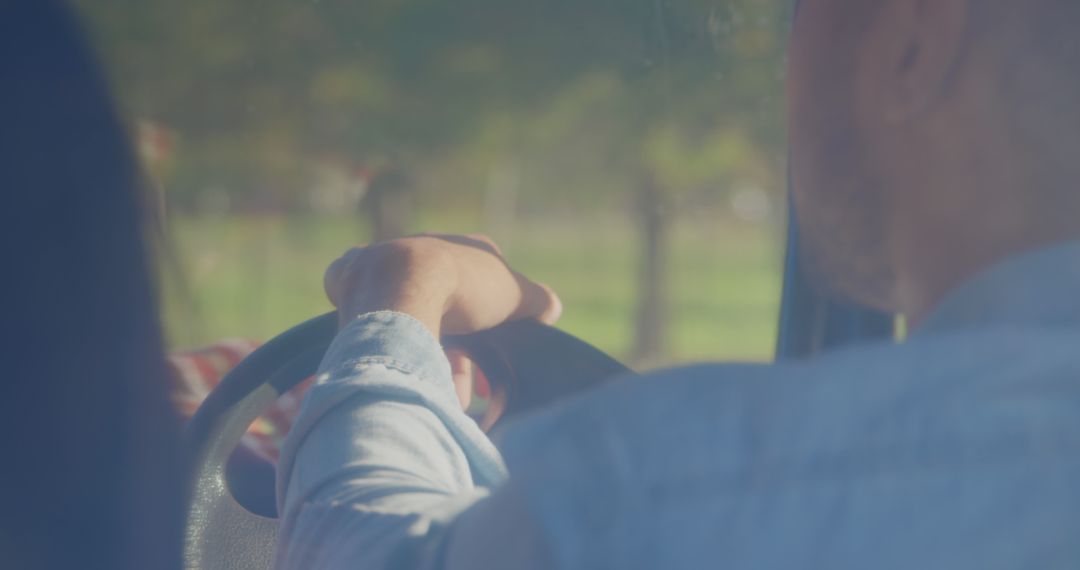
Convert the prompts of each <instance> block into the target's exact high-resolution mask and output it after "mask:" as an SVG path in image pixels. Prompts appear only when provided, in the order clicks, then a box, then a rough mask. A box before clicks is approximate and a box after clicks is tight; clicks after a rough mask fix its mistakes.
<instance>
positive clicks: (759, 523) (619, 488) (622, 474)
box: [278, 244, 1080, 569]
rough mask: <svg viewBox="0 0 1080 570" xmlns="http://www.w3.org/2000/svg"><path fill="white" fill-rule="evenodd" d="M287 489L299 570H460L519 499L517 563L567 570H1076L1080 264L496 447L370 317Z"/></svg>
mask: <svg viewBox="0 0 1080 570" xmlns="http://www.w3.org/2000/svg"><path fill="white" fill-rule="evenodd" d="M504 462H505V465H506V466H508V467H509V471H507V468H506V467H504ZM508 472H509V476H508V475H507V473H508ZM280 475H281V476H280V477H279V480H280V481H279V483H280V487H279V498H280V502H281V503H282V505H281V506H282V512H283V513H284V523H283V526H282V531H281V534H280V538H279V545H278V565H279V567H280V568H290V569H291V568H296V569H301V568H303V569H316V568H365V569H366V568H408V567H416V568H437V567H441V565H442V563H443V562H444V560H442V558H443V557H444V556H445V553H446V552H447V550H448V549H451V548H452V544H453V542H454V540H455V538H456V536H457V535H456V534H455V529H456V527H457V526H460V525H461V523H462V520H468V523H469V525H471V526H472V527H473V529H474V530H475V528H476V527H479V529H480V530H481V532H483V531H484V530H485V529H484V525H485V524H491V525H497V524H499V521H498V520H496V519H495V518H492V520H491V521H487V520H485V517H486V515H484V514H483V513H481V515H479V516H474V517H467V516H464V513H466V512H468V511H469V510H470V509H471V511H472V512H477V511H478V510H479V509H480V508H481V505H482V504H484V503H491V502H498V501H508V500H510V499H512V502H513V503H514V504H518V505H523V506H522V508H521V509H520V512H519V513H518V514H519V515H520V516H521V517H526V518H527V519H528V521H529V524H528V525H527V526H528V528H529V529H530V532H533V533H535V534H536V535H537V536H536V537H535V540H534V541H532V543H531V544H533V545H534V546H535V548H536V551H535V552H527V551H522V552H520V553H519V555H520V556H521V557H522V558H521V559H520V560H518V562H521V561H522V560H527V559H529V557H538V556H540V557H542V559H543V560H544V563H543V565H545V566H551V567H555V568H581V569H586V568H588V569H592V568H619V569H624V568H643V569H644V568H664V569H667V568H875V569H882V568H885V569H888V568H942V569H945V568H979V569H993V568H1076V567H1080V244H1069V245H1063V246H1059V247H1056V248H1052V249H1047V250H1043V251H1039V252H1034V253H1030V254H1027V255H1023V256H1018V257H1016V258H1014V259H1012V260H1009V261H1007V262H1005V263H1003V264H1001V265H999V266H997V267H995V268H993V269H991V270H989V271H987V272H985V273H983V274H982V275H980V276H978V277H976V278H975V279H972V280H971V281H970V282H969V283H968V284H966V285H964V286H962V287H961V288H959V289H958V290H957V291H955V292H954V293H953V294H952V295H951V296H950V297H949V298H948V299H946V300H945V301H944V302H943V303H942V304H941V306H940V307H939V308H938V309H937V311H936V312H935V313H934V314H933V315H931V316H930V317H929V318H928V319H927V320H926V322H925V323H924V324H923V326H922V327H920V328H919V330H918V331H917V332H916V333H915V334H913V335H912V336H911V338H909V339H908V340H907V342H905V343H903V344H901V345H894V344H886V343H881V344H867V345H862V346H856V347H851V348H848V349H844V350H841V351H837V352H834V353H831V354H828V355H826V356H823V357H820V358H817V359H814V360H812V361H808V362H804V363H793V364H776V365H728V364H709V365H700V366H693V367H688V368H679V369H673V370H668V371H663V372H658V373H654V374H651V375H647V376H644V377H641V378H637V379H625V380H622V381H618V382H614V383H612V384H611V385H609V386H607V387H605V388H602V389H600V390H598V391H594V392H592V393H590V394H587V395H585V396H584V397H580V398H576V399H574V400H572V401H570V402H567V403H565V404H563V405H561V406H558V407H556V408H555V409H551V410H548V411H547V412H545V413H541V414H538V415H535V416H534V417H531V418H529V419H527V420H524V421H522V422H519V423H517V424H516V425H513V426H511V427H510V428H509V429H508V430H507V431H506V432H505V433H504V435H503V437H501V438H500V445H499V450H498V451H497V450H496V448H495V446H494V445H493V444H492V443H491V441H490V440H489V439H488V438H487V437H486V436H485V434H483V433H482V432H481V431H480V430H479V429H477V427H476V425H475V424H474V423H472V422H471V420H469V419H468V418H467V417H466V416H465V415H464V414H463V413H462V412H461V410H460V408H459V406H458V404H457V400H456V397H455V395H454V390H453V387H452V385H451V381H450V370H449V366H448V364H447V362H446V359H445V357H444V356H443V354H442V351H441V349H440V347H439V345H438V343H437V342H436V341H435V339H433V338H432V337H431V336H430V335H429V334H428V333H427V332H426V330H425V329H424V328H423V327H422V326H421V325H420V324H419V323H418V322H416V321H414V320H412V319H411V318H409V317H407V316H404V315H399V314H394V313H373V314H367V315H361V316H360V317H359V318H357V319H356V320H355V321H353V322H352V323H350V324H349V325H348V326H347V327H345V329H343V330H342V332H341V334H340V335H339V336H338V338H337V340H336V341H335V342H334V345H333V347H332V348H331V350H330V352H329V353H328V354H327V356H326V359H325V360H324V362H323V366H322V373H321V375H320V378H319V380H318V384H317V386H316V387H315V388H313V389H312V390H311V392H310V393H309V395H308V397H307V400H306V402H305V404H304V408H303V411H302V413H301V416H300V418H299V420H298V421H297V423H296V427H295V428H294V430H293V432H292V433H291V434H290V436H289V441H288V443H287V446H286V449H285V452H284V454H283V457H282V462H281V471H280ZM485 497H486V498H485ZM455 521H457V523H455ZM488 530H490V531H491V534H492V535H493V536H495V535H497V529H495V528H491V529H488ZM481 562H482V561H481V560H479V559H478V560H477V562H476V564H475V565H474V567H480V566H481ZM486 562H489V563H490V562H491V561H490V560H488V561H486ZM501 562H502V564H501V565H500V564H499V561H496V562H495V564H494V567H523V566H525V565H524V564H522V563H514V562H513V561H512V560H509V559H504V560H502V561H501Z"/></svg>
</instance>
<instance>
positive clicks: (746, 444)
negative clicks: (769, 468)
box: [504, 329, 1080, 465]
mask: <svg viewBox="0 0 1080 570" xmlns="http://www.w3.org/2000/svg"><path fill="white" fill-rule="evenodd" d="M1078 346H1080V333H1077V332H1073V331H1064V330H1019V329H1000V330H982V331H972V332H962V333H955V334H937V335H926V336H923V337H916V338H913V339H911V340H910V341H909V342H907V343H904V344H892V343H870V344H866V345H862V346H855V347H851V348H848V349H844V350H841V351H837V352H835V353H831V354H829V355H827V356H823V357H820V358H816V359H813V360H808V361H801V362H791V363H776V364H730V363H710V364H697V365H692V366H684V367H678V368H671V369H666V370H660V371H656V372H652V373H649V374H645V375H643V376H641V377H636V378H626V379H621V380H617V381H614V382H612V383H611V384H609V385H607V386H605V387H603V388H601V389H599V390H595V391H593V392H591V393H588V394H586V395H584V396H583V397H580V398H577V399H575V400H573V401H571V402H567V403H565V404H563V405H561V406H559V407H558V408H555V409H553V410H551V411H549V412H548V413H545V414H540V415H538V416H536V417H534V418H531V419H529V420H527V421H525V422H522V423H521V424H520V425H518V426H514V427H512V428H511V429H510V430H509V432H508V434H507V435H506V437H505V439H504V441H505V442H506V444H507V445H506V447H507V456H508V458H509V459H510V460H511V461H513V460H514V458H515V457H516V456H517V455H518V451H519V449H521V448H526V449H528V450H530V451H526V452H525V453H526V454H531V453H532V451H531V450H533V449H535V448H536V447H538V446H548V447H552V448H553V449H554V450H556V451H557V452H559V453H574V454H575V455H581V456H584V457H589V458H597V459H596V461H605V460H606V459H603V460H602V459H599V458H607V457H610V455H611V454H612V453H622V454H623V457H625V458H635V459H634V461H638V460H641V461H654V460H656V457H652V458H647V457H644V455H649V454H653V455H654V456H655V455H659V456H664V454H665V453H667V452H669V451H670V452H673V453H698V452H700V450H702V449H705V448H709V449H710V450H712V451H714V452H715V455H714V458H715V457H717V456H721V455H722V456H727V457H731V458H738V459H737V460H733V461H737V462H738V463H740V464H743V465H745V464H746V463H747V462H748V461H755V460H760V459H763V458H767V457H774V458H775V457H784V458H785V459H784V460H785V461H800V460H803V459H808V458H810V457H815V456H816V457H820V456H821V455H822V454H827V453H836V454H838V455H845V454H850V453H861V451H858V450H864V449H869V448H884V447H905V448H907V447H910V448H912V449H914V448H926V447H927V446H928V444H929V443H931V442H937V441H945V440H955V441H957V444H958V445H961V444H962V443H961V440H963V441H965V442H967V443H970V442H971V440H973V439H979V438H984V439H994V438H996V437H998V436H999V434H1000V433H1001V432H1002V431H1003V430H1008V429H1013V430H1015V429H1017V424H1016V423H1015V421H1016V420H1017V419H1018V418H1023V419H1024V422H1022V423H1024V424H1025V425H1026V426H1027V427H1028V428H1031V429H1038V428H1039V427H1040V426H1046V424H1048V423H1052V422H1055V421H1059V420H1061V419H1062V418H1063V417H1064V416H1060V417H1059V415H1058V414H1054V413H1045V414H1044V413H1041V412H1039V411H1038V410H1040V409H1041V408H1053V409H1054V410H1062V409H1063V408H1069V409H1071V407H1075V408H1076V410H1075V411H1076V412H1077V415H1076V417H1077V418H1080V382H1076V381H1075V380H1074V379H1075V378H1077V377H1080V350H1077V347H1078ZM1077 427H1080V426H1077ZM1047 429H1051V428H1049V427H1047ZM519 443H522V444H523V445H519ZM963 444H966V443H963ZM935 445H936V444H935ZM930 447H932V445H930ZM620 450H621V451H620Z"/></svg>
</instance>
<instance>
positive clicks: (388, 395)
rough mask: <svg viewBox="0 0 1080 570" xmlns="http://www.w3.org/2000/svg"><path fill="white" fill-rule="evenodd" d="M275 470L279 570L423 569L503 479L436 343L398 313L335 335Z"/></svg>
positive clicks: (362, 319)
mask: <svg viewBox="0 0 1080 570" xmlns="http://www.w3.org/2000/svg"><path fill="white" fill-rule="evenodd" d="M278 469H279V470H278V507H279V512H281V513H282V526H281V530H280V531H279V536H278V546H277V553H276V565H277V567H278V568H280V569H292V568H304V569H311V568H405V567H408V568H424V567H430V566H431V565H432V564H434V561H436V560H437V559H438V558H439V556H440V552H441V549H442V548H443V542H444V540H443V539H444V537H445V535H446V529H447V528H448V526H449V523H450V521H452V520H453V519H454V518H455V517H456V516H457V515H458V514H460V513H461V512H463V511H464V510H466V509H468V508H469V507H471V506H472V505H473V504H474V503H476V502H477V501H478V500H480V499H482V498H483V497H485V496H486V495H487V493H488V490H489V489H491V488H493V487H495V486H497V485H499V484H500V483H502V482H503V481H504V480H505V478H506V468H505V466H504V465H503V461H502V458H501V457H500V455H499V452H498V451H497V450H496V448H495V446H494V445H493V444H492V442H491V441H490V440H489V439H488V438H487V436H486V435H485V434H484V433H483V431H481V430H480V428H479V427H478V426H477V425H476V423H475V422H474V421H473V420H471V419H470V418H469V417H468V416H466V415H465V414H464V412H462V410H461V407H460V404H459V403H458V399H457V395H456V393H455V391H454V387H453V383H452V380H451V372H450V366H449V363H448V362H447V359H446V357H445V355H444V353H443V351H442V348H441V347H440V345H439V343H438V342H437V341H436V339H435V338H434V337H433V336H432V335H431V334H430V333H429V332H428V330H427V329H426V328H425V327H424V326H423V325H422V324H421V323H420V322H418V321H416V320H415V319H413V318H412V317H409V316H407V315H403V314H400V313H393V312H378V313H369V314H365V315H361V316H359V317H357V318H356V319H354V320H353V321H352V322H351V323H349V324H348V325H347V326H346V327H344V328H343V329H342V331H341V332H340V333H339V334H338V336H337V338H336V339H335V341H334V342H333V344H332V345H331V347H330V350H329V351H328V352H327V355H326V357H325V358H324V360H323V362H322V365H321V366H320V371H319V374H318V380H317V382H316V384H315V385H314V386H313V387H312V389H311V390H310V391H309V393H308V395H307V397H306V399H305V402H304V405H303V408H302V410H301V412H300V415H299V417H298V418H297V421H296V423H295V424H294V427H293V430H292V431H291V432H290V434H289V436H288V439H287V441H286V443H285V447H284V450H283V452H282V458H281V462H280V464H279V468H278Z"/></svg>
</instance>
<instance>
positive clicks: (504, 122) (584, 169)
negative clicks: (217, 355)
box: [76, 0, 790, 366]
mask: <svg viewBox="0 0 1080 570" xmlns="http://www.w3.org/2000/svg"><path fill="white" fill-rule="evenodd" d="M76 7H78V8H79V9H80V11H81V14H82V16H83V19H84V20H85V23H86V24H87V26H88V28H89V30H90V33H91V36H92V39H93V40H94V41H95V43H96V44H97V46H98V50H99V52H100V54H101V56H102V59H103V60H104V61H105V64H106V67H107V69H106V71H107V72H108V74H109V75H110V77H111V79H112V81H113V84H114V89H115V91H116V95H117V96H118V98H119V99H120V100H121V101H122V104H123V105H124V109H123V110H124V112H125V114H126V115H127V116H128V117H129V119H130V125H131V128H132V131H133V136H135V137H136V138H137V141H138V146H139V150H140V153H141V155H142V158H143V161H144V163H145V168H146V172H147V176H148V178H149V179H150V182H151V186H152V189H153V197H152V198H153V207H154V208H155V209H156V210H158V211H159V212H160V213H161V214H162V219H163V220H164V221H163V224H162V226H163V230H164V239H163V240H161V241H162V244H163V245H162V249H163V252H162V255H163V259H164V262H163V264H162V265H163V274H162V294H163V297H164V301H165V306H166V327H167V330H168V333H169V336H170V342H171V344H172V345H173V346H174V347H193V346H198V345H201V344H206V343H210V342H214V341H218V340H221V339H225V338H236V337H240V338H248V339H262V340H265V339H268V338H269V337H271V336H273V335H275V334H277V333H279V332H281V331H283V330H285V329H286V328H288V327H289V326H291V325H293V324H296V323H298V322H300V321H302V320H304V319H306V318H309V317H311V316H314V315H316V314H318V313H321V312H325V311H327V310H329V309H330V307H329V305H328V303H327V301H326V300H325V297H324V295H323V292H322V272H323V270H324V268H325V267H326V266H327V264H328V263H329V262H330V261H332V260H333V259H334V258H335V257H337V256H338V255H339V254H341V253H342V252H343V251H344V250H345V249H346V248H347V247H348V246H350V245H352V244H357V243H366V242H370V241H373V240H380V239H386V238H389V237H393V236H397V235H402V234H407V233H412V232H417V231H443V232H483V233H487V234H489V235H491V236H492V237H493V238H494V239H495V240H497V241H498V242H499V243H500V244H501V245H502V246H503V248H504V251H505V253H506V256H507V258H508V260H509V262H510V263H511V264H512V265H514V266H515V267H516V268H518V269H520V270H522V271H523V272H525V273H526V274H528V275H530V276H531V277H533V278H534V279H537V280H540V281H543V282H546V283H549V284H551V285H552V286H553V287H554V288H555V289H556V290H557V291H558V292H559V293H560V295H561V296H562V298H563V301H564V304H565V306H566V311H565V316H564V318H563V321H562V323H561V326H562V327H563V328H565V329H566V330H568V331H570V332H572V333H574V334H576V335H578V336H580V337H582V338H583V339H585V340H587V341H589V342H591V343H593V344H595V345H597V346H599V347H600V348H602V349H604V350H606V351H608V352H610V353H611V354H613V355H615V356H617V357H619V358H622V359H625V360H626V361H627V362H630V363H633V364H635V365H638V366H659V365H666V364H673V363H680V362H687V361H694V360H705V359H737V360H765V359H768V358H770V357H771V355H772V350H773V344H774V335H775V331H776V321H777V312H778V305H779V295H780V285H781V283H780V278H781V274H780V273H781V261H782V243H783V239H782V238H783V233H784V221H785V216H786V213H785V211H784V207H785V192H786V178H785V153H786V145H785V142H784V141H785V132H784V104H783V103H784V98H783V82H784V75H783V72H784V60H783V57H784V48H785V43H786V36H787V31H788V25H789V20H790V14H789V11H790V7H789V1H788V0H454V1H452V2H450V1H445V0H444V1H437V0H369V1H358V0H260V1H259V2H250V1H243V2H242V1H232V0H185V1H184V2H176V1H175V0H78V1H76Z"/></svg>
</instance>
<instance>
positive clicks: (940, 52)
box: [855, 0, 969, 123]
mask: <svg viewBox="0 0 1080 570" xmlns="http://www.w3.org/2000/svg"><path fill="white" fill-rule="evenodd" d="M880 2H881V4H882V5H881V8H880V9H879V10H878V12H877V14H876V16H875V17H874V18H873V20H872V22H871V24H870V27H869V29H868V30H867V32H866V34H865V35H864V37H863V41H862V44H861V49H860V50H859V54H858V56H857V58H858V59H857V61H856V79H855V81H856V83H855V86H856V97H857V99H856V106H857V107H858V111H859V113H860V115H862V118H863V119H864V120H868V121H871V122H875V123H901V122H905V121H908V120H911V119H913V118H915V117H917V116H919V115H920V114H922V113H923V112H925V111H926V110H927V109H928V108H930V107H932V106H933V105H934V104H935V103H937V102H938V101H939V100H940V98H941V97H942V96H943V95H944V94H945V92H946V90H947V87H948V82H949V80H950V79H951V77H952V76H953V72H954V70H955V69H956V67H957V66H958V65H959V63H960V60H961V56H962V54H963V51H964V47H965V43H966V42H967V30H968V2H969V0H880Z"/></svg>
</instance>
